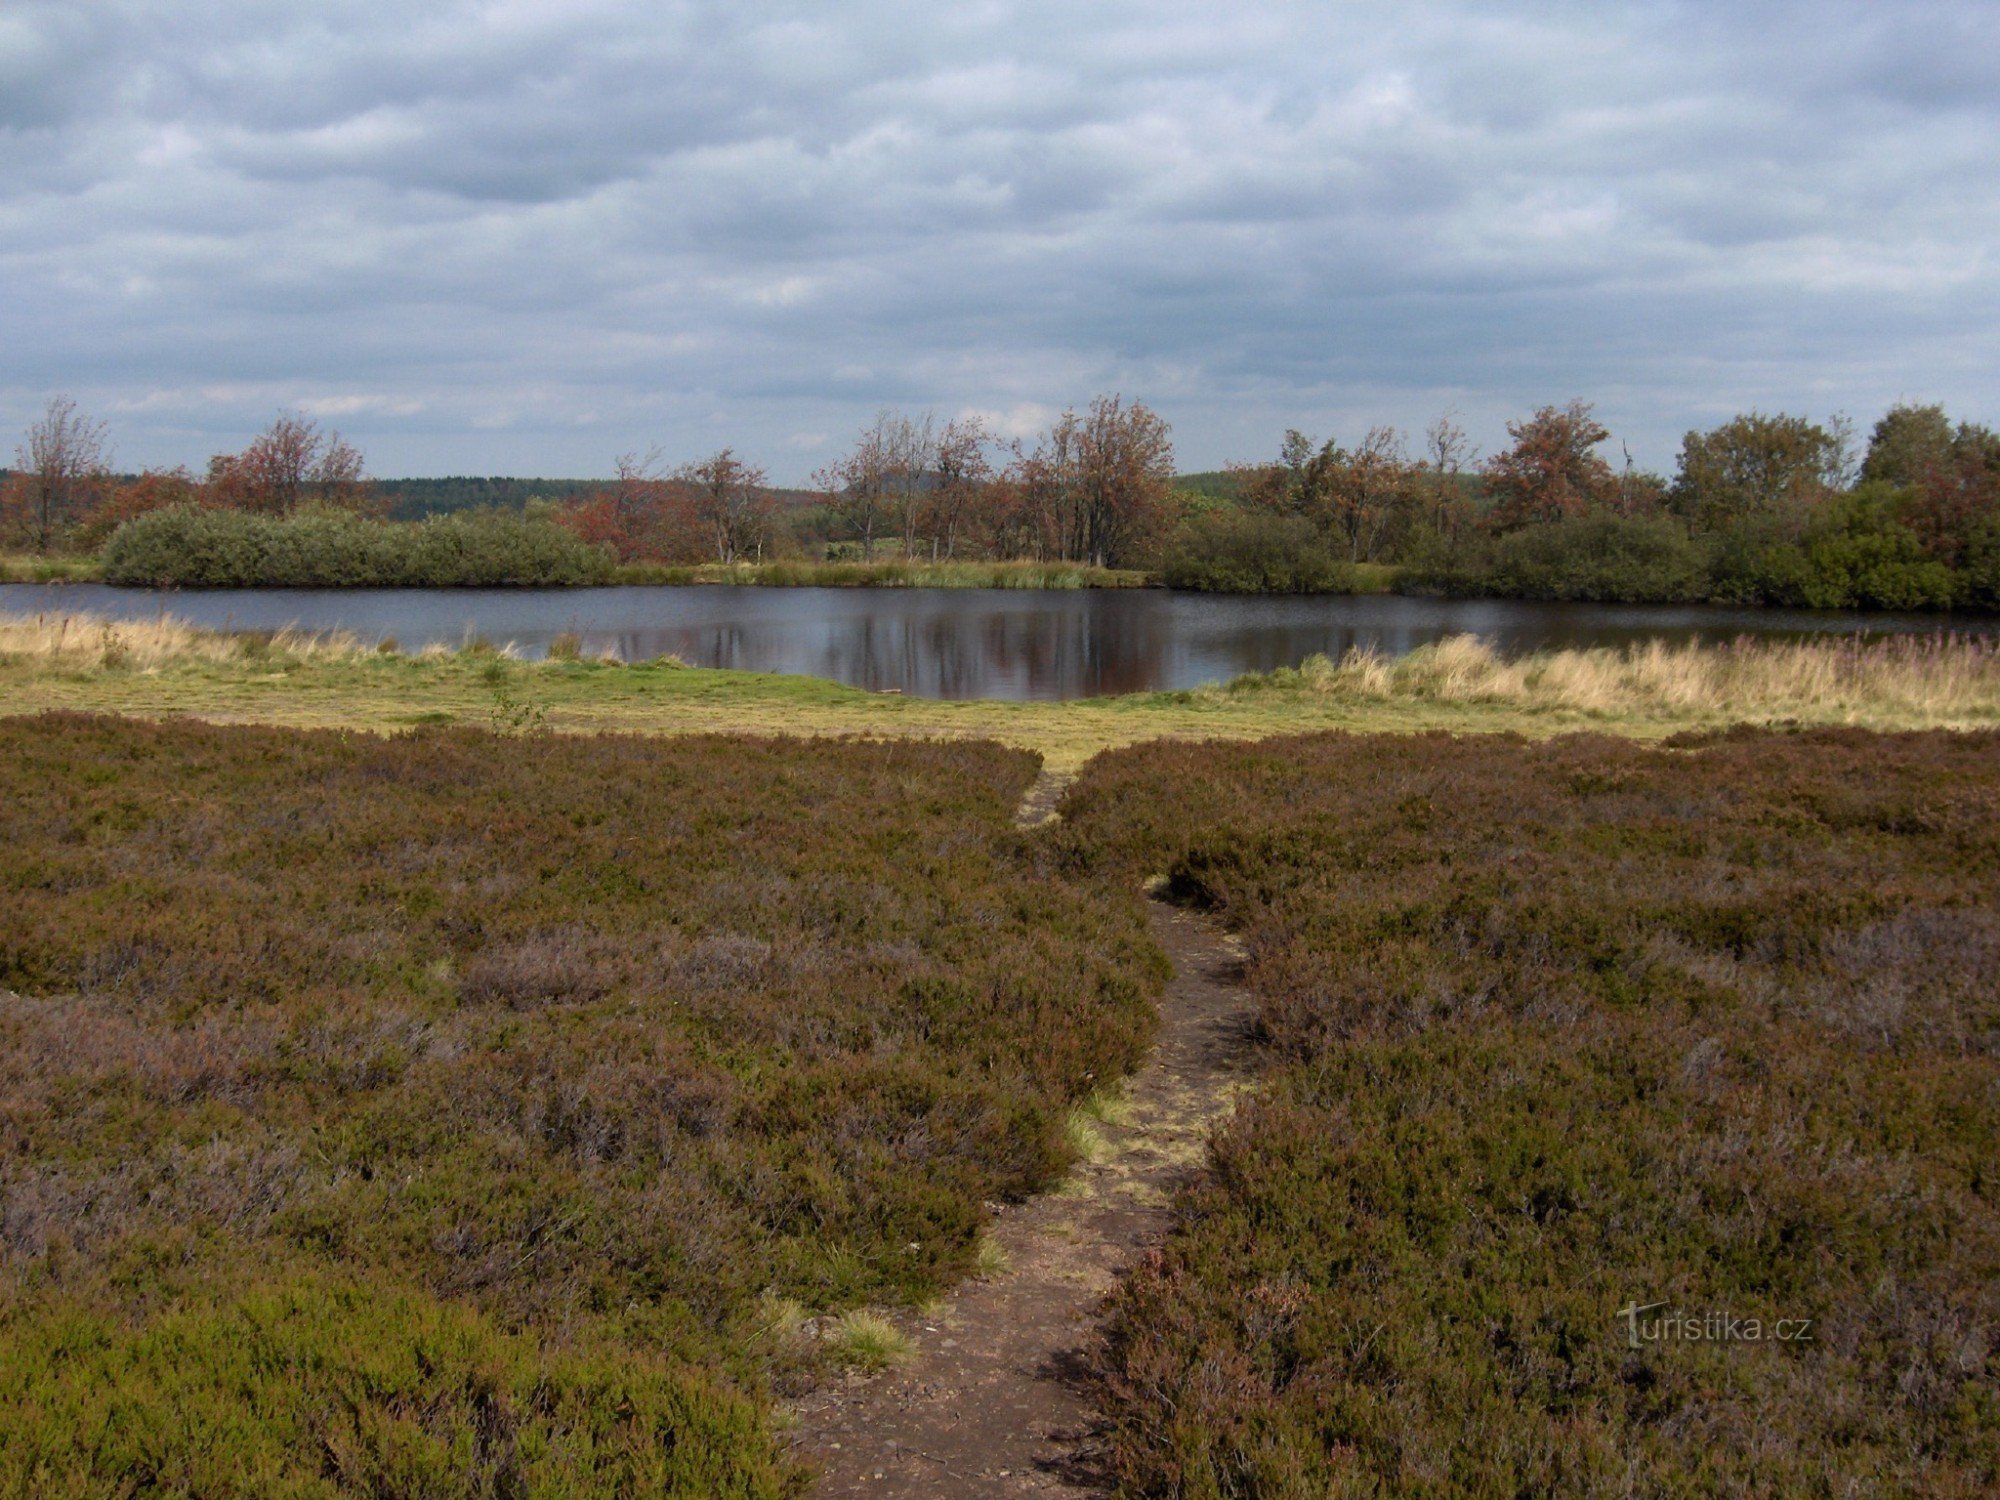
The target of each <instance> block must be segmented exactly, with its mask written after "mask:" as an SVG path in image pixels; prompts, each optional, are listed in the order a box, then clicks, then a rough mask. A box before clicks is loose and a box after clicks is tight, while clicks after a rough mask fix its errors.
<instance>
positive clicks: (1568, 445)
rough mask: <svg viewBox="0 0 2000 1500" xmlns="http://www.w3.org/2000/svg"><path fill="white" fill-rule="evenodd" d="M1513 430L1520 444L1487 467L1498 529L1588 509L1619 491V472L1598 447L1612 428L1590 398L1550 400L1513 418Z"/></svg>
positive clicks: (1490, 521) (1584, 512)
mask: <svg viewBox="0 0 2000 1500" xmlns="http://www.w3.org/2000/svg"><path fill="white" fill-rule="evenodd" d="M1507 435H1508V436H1509V437H1511V438H1512V439H1513V440H1514V446H1513V447H1511V448H1509V449H1508V450H1507V451H1506V452H1505V453H1496V454H1494V455H1493V457H1491V458H1489V459H1488V460H1487V461H1486V463H1485V465H1484V466H1483V468H1482V470H1481V472H1482V474H1483V475H1484V476H1485V480H1486V489H1487V493H1488V494H1490V495H1492V496H1493V499H1494V505H1493V509H1492V512H1491V513H1490V514H1489V515H1488V517H1487V522H1488V524H1489V525H1491V526H1492V528H1493V529H1494V530H1495V531H1514V530H1518V529H1519V528H1520V527H1523V526H1528V525H1532V524H1533V523H1535V522H1537V521H1561V520H1566V519H1568V518H1569V517H1572V516H1582V515H1588V514H1589V513H1590V512H1592V511H1593V510H1597V509H1599V508H1601V507H1603V506H1605V505H1607V504H1609V503H1610V502H1611V501H1612V499H1613V498H1614V497H1615V496H1616V495H1617V494H1618V476H1617V475H1616V474H1614V473H1613V472H1612V470H1611V465H1610V464H1608V463H1606V462H1605V461H1604V460H1603V459H1602V458H1601V457H1599V456H1598V454H1597V453H1596V452H1594V451H1593V450H1594V449H1595V448H1596V447H1597V445H1598V444H1599V443H1602V442H1604V441H1605V440H1606V439H1607V438H1609V437H1610V436H1611V431H1610V429H1609V428H1607V427H1605V426H1604V425H1603V424H1602V423H1600V422H1599V421H1598V420H1597V419H1596V418H1595V417H1593V416H1592V415H1591V408H1590V404H1589V403H1588V402H1585V401H1580V400H1578V401H1571V402H1570V403H1569V404H1568V405H1567V406H1545V407H1543V408H1542V409H1541V410H1540V411H1538V412H1536V413H1535V414H1534V416H1532V417H1530V418H1529V419H1528V420H1527V421H1525V422H1509V423H1508V424H1507Z"/></svg>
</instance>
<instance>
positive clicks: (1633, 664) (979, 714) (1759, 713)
mask: <svg viewBox="0 0 2000 1500" xmlns="http://www.w3.org/2000/svg"><path fill="white" fill-rule="evenodd" d="M0 703H4V704H5V705H6V707H7V708H8V709H9V710H11V711H14V712H33V711H36V710H40V709H45V708H68V709H101V710H106V711H111V712H118V713H131V714H140V715H148V716H166V715H193V716H197V717H202V718H208V719H218V720H235V721H246V722H258V723H274V724H290V725H297V726H341V727H348V728H364V729H374V730H385V731H392V730H397V729H404V728H409V727H411V726H412V725H416V724H431V723H455V724H461V725H472V726H488V725H493V724H502V725H505V724H508V723H511V722H514V721H517V720H527V719H531V720H533V721H534V722H536V723H538V724H544V725H546V726H547V727H549V728H551V729H561V730H577V731H592V732H595V731H607V730H619V731H622V730H630V731H638V732H645V733H668V734H680V733H695V732H737V731H742V732H751V733H786V734H840V733H866V734H880V735H905V736H942V737H949V738H987V739H995V740H998V741H1000V742H1001V743H1003V744H1007V745H1012V746H1015V747H1017V748H1021V749H1027V750H1033V751H1035V752H1037V753H1038V754H1041V755H1042V756H1044V757H1045V759H1046V760H1047V762H1048V764H1049V766H1050V767H1051V769H1053V770H1056V771H1060V772H1071V771H1074V770H1076V769H1077V768H1078V767H1080V766H1081V765H1082V764H1083V762H1084V761H1086V760H1088V759H1089V758H1090V757H1091V756H1092V755H1094V754H1096V753H1097V752H1098V751H1100V750H1103V749H1106V748H1109V747H1113V746H1119V745H1128V744H1132V743H1134V742H1137V741H1143V740H1151V739H1160V738H1183V739H1186V738H1217V737H1219V738H1228V739H1258V738H1263V737H1265V736H1268V735H1273V734H1283V733H1288V732H1297V731H1302V730H1312V729H1355V730H1386V731H1410V730H1421V729H1432V728H1443V729H1457V730H1487V729H1511V730H1517V731H1520V732H1522V733H1525V734H1530V735H1537V736H1542V735H1548V734H1553V733H1559V732H1561V731H1564V730H1568V729H1578V728H1597V729H1605V730H1610V731H1613V732H1617V733H1621V734H1632V735H1639V736H1646V737H1657V736H1661V735H1666V734H1671V733H1674V732H1676V731H1678V730H1682V729H1689V728H1701V727H1712V726H1716V725H1721V724H1727V723H1733V722H1738V721H1743V720H1751V721H1768V722H1783V721H1798V722H1813V723H1834V724H1861V725H1868V726H1871V727H1875V728H1884V729H1899V728H1928V727H1949V728H1976V727H1981V726H1987V725H1995V724H2000V653H1997V652H1996V651H1995V650H1994V649H1993V648H1992V647H1990V646H1987V645H1982V644H1980V643H1978V642H1975V641H1968V640H1962V639H1961V640H1955V641H1945V642H1939V643H1933V644H1930V645H1924V644H1921V643H1917V642H1891V643H1888V644H1885V645H1881V646H1873V647H1856V646H1852V645H1847V644H1843V643H1839V642H1814V643H1806V644H1801V645H1756V644H1743V645H1737V646H1731V647H1720V648H1716V647H1688V648H1650V647H1647V648H1637V649H1634V650H1630V651H1622V650H1621V651H1612V650H1605V651H1564V652H1554V653H1548V654H1544V655H1540V656H1535V657H1530V658H1527V659H1525V660H1522V661H1515V662H1508V661H1504V660H1501V659H1500V658H1498V657H1496V656H1495V655H1493V653H1491V652H1490V651H1488V650H1486V649H1485V648H1484V647H1482V646H1480V645H1479V644H1478V643H1477V642H1475V641H1472V640H1470V639H1459V640H1455V641H1450V642H1446V643H1445V644H1443V645H1441V646H1437V647H1432V648H1426V649H1425V650H1422V651H1418V652H1414V653H1412V654H1410V655H1408V656H1405V657H1401V658H1397V659H1395V660H1393V661H1390V660H1385V659H1382V658H1379V657H1373V656H1367V655H1355V656H1350V657H1349V658H1347V659H1346V660H1345V661H1343V662H1339V663H1333V662H1327V661H1325V660H1324V659H1317V660H1315V661H1312V662H1308V663H1307V664H1306V665H1305V667H1303V668H1301V669H1298V670H1290V669H1287V670H1284V671H1279V672H1275V673H1271V674H1269V675H1265V676H1256V677H1246V678H1241V679H1239V680H1237V681H1235V682H1232V683H1228V684H1222V685H1217V686H1214V687H1209V688H1202V689H1197V690H1194V691H1188V692H1171V693H1135V694H1130V695H1127V696H1123V697H1116V698H1101V699H1092V700H1085V701H1080V702H1071V703H999V702H986V701H975V702H965V703H949V702H935V701H930V700H925V699H918V698H906V697H901V696H898V695H894V694H883V693H868V692H862V691H860V690H858V689H853V688H846V687H842V686H840V685H838V684H836V683H831V682H826V681H823V680H820V679H815V678H806V677H783V676H776V675H771V674H759V673H748V672H731V671H706V670H694V669H688V668H682V667H678V666H676V665H674V664H672V663H665V662H652V663H631V664H624V663H617V662H606V661H594V660H589V659H575V658H574V657H572V658H571V659H552V660H548V661H540V662H524V661H514V660H510V659H508V658H507V657H506V656H504V655H503V654H500V653H498V652H496V651H494V650H493V649H492V648H490V647H477V646H475V647H473V648H470V649H466V650H461V651H447V650H444V649H441V648H434V649H430V650H426V651H423V652H421V653H414V654H405V653H401V652H396V651H393V650H392V651H386V652H384V651H378V650H376V649H375V648H374V647H373V645H372V643H364V642H361V641H359V640H356V639H353V638H340V637H335V636H310V635H303V634H298V633H283V634H280V635H277V636H227V635H217V634H210V633H205V632H201V631H196V630H192V629H189V628H188V627H186V626H184V625H181V624H178V623H177V622H174V621H172V620H164V621H149V622H140V623H131V624H106V623H104V622H103V621H98V620H92V619H89V618H87V617H81V616H55V615H50V616H42V617H38V618H34V619H17V620H6V621H0Z"/></svg>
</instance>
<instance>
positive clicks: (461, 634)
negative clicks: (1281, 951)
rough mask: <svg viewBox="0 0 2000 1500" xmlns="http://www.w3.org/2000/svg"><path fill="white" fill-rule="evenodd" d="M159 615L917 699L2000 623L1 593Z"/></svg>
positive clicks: (1679, 614) (1096, 595)
mask: <svg viewBox="0 0 2000 1500" xmlns="http://www.w3.org/2000/svg"><path fill="white" fill-rule="evenodd" d="M57 609H61V610H77V611H88V612H91V613H96V614H106V615H113V616H120V617H124V618H150V617H152V616H154V615H157V614H159V613H160V612H162V611H165V612H166V613H168V614H171V615H176V616H179V617H180V618H182V619H185V620H187V621H189V622H190V623H192V624H196V625H202V626H208V627H211V628H216V629H231V630H275V629H278V628H280V627H282V626H286V625H297V626H300V627H302V628H304V629H308V630H332V629H341V630H350V631H353V632H355V633H356V634H358V635H360V636H362V637H363V638H364V639H367V640H371V641H372V640H377V639H381V638H385V637H394V638H395V640H396V641H397V643H398V644H399V645H401V646H402V648H403V649H404V650H406V651H413V650H415V649H417V648H418V647H420V646H423V645H426V644H429V643H431V642H442V643H444V644H447V645H452V646H456V645H460V644H462V643H463V642H465V641H467V640H470V639H472V638H474V637H484V638H485V639H487V640H489V641H491V642H493V643H494V644H495V645H504V644H508V643H512V644H513V645H514V646H515V647H516V648H517V649H518V650H519V651H520V652H521V654H523V655H525V656H539V655H542V654H544V653H545V652H546V651H547V650H548V648H549V644H550V642H551V641H553V640H554V639H555V637H556V636H557V635H559V634H561V633H563V632H565V631H574V632H576V633H578V634H579V635H581V636H582V637H583V642H584V647H585V649H586V650H587V651H590V652H597V651H602V650H606V649H610V650H615V651H616V652H617V653H618V654H619V655H620V656H621V657H623V658H625V659H626V660H628V661H637V660H641V659H643V658H647V657H653V656H661V655H673V656H678V657H680V658H681V659H682V660H684V661H686V662H688V663H689V664H690V665H693V666H702V667H738V668H744V669H747V670H751V671H760V672H798V673H806V674H809V675H811V676H815V677H829V678H833V679H834V680H836V681H839V682H845V683H850V684H852V685H854V686H857V687H864V688H871V689H875V690H878V691H880V690H884V689H896V690H898V691H901V692H904V693H909V694H911V695H913V696H919V697H927V698H1008V699H1061V698H1085V697H1095V696H1099V695H1102V694H1109V693H1129V692H1138V691H1142V690H1148V689H1171V688H1187V687H1196V686H1199V685H1200V684H1202V683H1205V682H1216V681H1221V680H1225V679H1227V678H1230V677H1233V676H1235V675H1236V674H1238V673H1240V672H1265V671H1269V670H1271V669H1272V668H1273V667H1282V666H1296V665H1298V664H1299V663H1300V662H1301V661H1303V660H1305V658H1306V657H1308V656H1310V655H1312V654H1313V653H1314V652H1325V653H1326V654H1327V655H1328V656H1331V657H1335V658H1338V657H1339V656H1340V655H1341V654H1342V653H1344V652H1345V651H1347V650H1348V649H1349V648H1350V647H1354V646H1361V647H1372V648H1374V649H1375V650H1378V651H1380V652H1383V653H1384V654H1386V655H1399V654H1401V653H1403V652H1406V651H1409V650H1411V649H1412V648H1414V647H1417V646H1421V645H1423V644H1425V643H1427V642H1430V641H1436V640H1439V639H1441V638H1442V637H1444V636H1448V635H1457V634H1471V635H1477V636H1480V637H1483V638H1484V639H1486V640H1487V641H1489V642H1491V643H1492V644H1493V645H1494V647H1495V648H1496V649H1498V650H1500V651H1502V652H1503V653H1506V654H1509V655H1515V654H1520V653H1523V652H1528V651H1534V650H1538V649H1542V648H1545V647H1564V646H1619V645H1626V644H1629V643H1633V642H1639V641H1645V640H1648V639H1654V638H1659V639H1664V640H1668V641H1676V642H1678V641H1691V640H1701V641H1727V640H1731V639H1733V638H1735V637H1737V636H1741V635H1749V636H1757V637H1765V638H1785V639H1797V638H1800V637H1804V636H1812V635H1825V634H1829V633H1840V634H1854V633H1859V634H1863V635H1866V636H1869V637H1879V636H1883V635H1891V634H1899V633H1907V632H1933V631H1937V630H1941V629H1947V628H1948V629H1954V630H1959V631H1970V632H1976V633H1979V634H1982V635H1996V634H2000V617H1993V616H1984V615H1982V616H1960V617H1940V616H1938V615H1927V614H1909V615H1896V614H1859V613H1845V612H1837V611H1827V612H1820V611H1808V610H1771V609H1751V608H1742V609H1733V608H1724V607H1717V606H1705V605H1670V606H1652V605H1613V604H1537V603H1530V602H1525V601H1520V600H1497V599H1485V600H1445V599H1407V598H1401V597H1398V596H1394V595H1379V596H1369V597H1362V598H1348V597H1340V596H1327V595H1315V596H1306V597H1294V596H1286V597H1269V596H1256V597H1245V596H1240V595H1226V594H1183V593H1174V592H1170V591H1168V590H1164V589H1104V590H1055V589H1052V590H1028V589H1018V590H1017V589H816V588H815V589H803V588H756V587H735V586H727V585H697V586H690V587H682V588H600V589H227V590H216V591H214V592H201V593H168V594H157V593H151V592H147V591H144V590H136V589H115V588H110V587H107V586H105V585H103V584H0V613H4V614H33V613H37V612H40V611H44V610H57Z"/></svg>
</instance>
